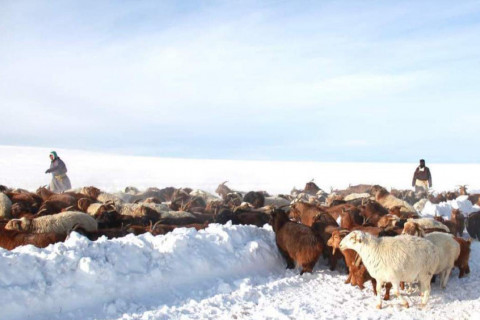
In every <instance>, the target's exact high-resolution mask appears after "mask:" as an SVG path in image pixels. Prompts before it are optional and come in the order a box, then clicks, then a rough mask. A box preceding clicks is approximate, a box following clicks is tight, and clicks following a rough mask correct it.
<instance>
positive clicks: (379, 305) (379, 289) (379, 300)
mask: <svg viewBox="0 0 480 320" xmlns="http://www.w3.org/2000/svg"><path fill="white" fill-rule="evenodd" d="M382 286H383V282H382V281H377V309H382Z"/></svg>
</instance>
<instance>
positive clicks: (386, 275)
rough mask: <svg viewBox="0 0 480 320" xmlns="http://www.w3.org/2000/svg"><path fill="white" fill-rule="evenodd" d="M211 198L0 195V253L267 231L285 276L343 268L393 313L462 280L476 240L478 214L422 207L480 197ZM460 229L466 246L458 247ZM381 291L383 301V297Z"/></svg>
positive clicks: (148, 193)
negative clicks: (183, 232) (454, 278)
mask: <svg viewBox="0 0 480 320" xmlns="http://www.w3.org/2000/svg"><path fill="white" fill-rule="evenodd" d="M216 193H217V194H218V195H219V196H216V195H213V194H211V193H208V192H205V191H202V190H192V189H190V188H180V189H177V188H173V187H168V188H163V189H159V188H148V189H147V190H145V191H142V192H141V191H139V190H138V189H136V188H134V187H127V188H126V189H125V190H124V192H117V193H108V192H103V191H101V190H99V189H98V188H96V187H93V186H90V187H83V188H80V189H76V190H70V191H67V192H63V193H53V192H51V191H49V190H48V189H47V188H44V187H41V188H39V189H38V190H37V191H36V192H35V193H33V192H30V191H27V190H23V189H10V188H8V187H6V186H2V185H0V247H2V248H4V249H7V250H12V249H14V248H16V247H18V246H21V245H27V244H31V245H34V246H37V247H46V246H48V245H49V244H52V243H56V242H61V241H64V240H65V239H66V238H67V237H68V234H69V233H70V232H72V231H76V232H79V233H81V234H83V235H85V236H86V237H87V238H89V239H90V240H92V241H94V240H96V239H98V238H99V237H102V236H106V237H107V238H109V239H111V238H116V237H123V236H126V235H128V234H130V233H133V234H135V235H138V234H142V233H146V232H150V233H152V234H153V235H160V234H166V233H168V232H171V231H173V230H174V229H175V228H179V227H189V228H192V227H193V228H195V229H197V230H199V229H203V228H206V227H207V226H208V224H209V223H221V224H225V223H227V222H228V221H231V223H232V224H245V225H256V226H258V227H262V226H264V225H265V224H267V223H269V224H271V225H272V228H273V231H274V232H275V239H276V243H277V247H278V249H279V251H280V253H281V255H282V256H283V257H284V259H285V261H286V264H287V268H295V266H296V265H297V266H298V267H299V268H300V270H301V274H303V273H304V272H312V270H313V268H314V266H315V264H316V263H317V261H318V260H319V258H320V257H321V256H322V257H323V258H324V259H326V261H327V263H328V265H329V267H330V269H331V270H335V269H336V268H337V262H338V261H343V262H344V264H345V266H346V269H347V271H348V278H347V280H346V281H345V283H350V284H351V285H353V286H358V287H359V288H360V289H363V288H364V284H365V282H368V281H371V282H372V286H373V291H374V294H375V295H376V296H377V307H378V308H381V307H382V299H384V300H388V299H389V297H390V290H391V289H393V291H394V293H395V294H396V295H397V296H398V297H399V299H400V300H401V302H402V304H403V305H405V306H407V307H408V302H407V301H406V300H405V299H404V298H403V297H402V296H401V294H400V288H402V289H405V286H407V287H409V288H410V290H411V288H412V287H413V284H414V283H419V287H420V292H421V295H422V304H426V303H427V301H428V298H429V294H430V283H431V281H432V277H435V275H438V276H439V278H440V279H439V282H440V285H441V287H442V288H445V286H446V285H447V282H448V278H449V276H450V272H451V270H452V269H453V268H454V267H457V268H459V270H460V271H459V277H463V276H465V275H466V274H468V273H469V272H470V269H469V265H468V261H469V257H470V244H471V242H472V239H480V211H479V212H474V213H470V214H469V215H466V214H464V213H462V212H460V210H458V209H453V210H452V213H451V216H450V218H449V219H447V218H444V217H440V216H438V217H432V218H424V217H423V218H422V217H420V216H419V215H418V213H419V212H421V210H422V208H423V206H425V203H426V202H427V201H430V202H432V203H440V202H442V201H447V200H453V199H456V198H457V197H458V196H460V195H465V196H468V199H469V200H470V201H471V202H472V203H473V204H474V205H480V194H471V195H469V194H468V193H467V190H466V187H460V189H459V191H456V192H448V193H440V194H437V195H436V196H433V195H428V194H420V193H414V192H413V191H411V190H391V191H390V192H389V191H387V190H386V189H385V188H383V187H381V186H378V185H374V186H372V185H357V186H350V187H349V188H347V189H345V190H332V191H331V192H330V193H327V192H325V191H323V190H321V189H320V188H319V187H318V186H317V185H316V184H315V183H314V182H313V181H311V182H308V183H307V184H306V185H305V188H304V189H303V190H297V189H293V190H292V191H291V193H290V194H283V195H275V196H271V195H269V194H268V193H267V192H265V191H250V192H247V193H245V192H238V191H235V190H232V189H230V188H229V187H228V186H227V185H226V182H224V183H221V184H220V185H219V186H218V188H217V189H216ZM465 228H466V229H467V232H468V234H469V235H470V237H471V238H470V239H468V240H466V239H464V238H463V237H462V236H463V233H464V230H465ZM383 287H385V288H386V290H385V295H382V288H383Z"/></svg>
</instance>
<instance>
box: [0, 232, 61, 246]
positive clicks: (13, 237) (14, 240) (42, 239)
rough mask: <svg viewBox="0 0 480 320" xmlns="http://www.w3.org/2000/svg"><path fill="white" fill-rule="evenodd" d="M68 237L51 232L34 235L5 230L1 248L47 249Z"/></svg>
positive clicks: (0, 236) (0, 243)
mask: <svg viewBox="0 0 480 320" xmlns="http://www.w3.org/2000/svg"><path fill="white" fill-rule="evenodd" d="M66 237H67V234H66V233H64V234H59V233H54V232H49V233H36V234H32V233H26V232H19V231H17V230H8V229H3V230H0V247H1V248H4V249H6V250H13V249H15V248H16V247H19V246H25V245H27V244H31V245H34V246H35V247H38V248H45V247H47V246H48V245H50V244H52V243H56V242H62V241H65V238H66Z"/></svg>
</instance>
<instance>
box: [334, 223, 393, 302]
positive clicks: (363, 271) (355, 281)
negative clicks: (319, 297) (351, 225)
mask: <svg viewBox="0 0 480 320" xmlns="http://www.w3.org/2000/svg"><path fill="white" fill-rule="evenodd" d="M349 232H350V231H349V230H345V229H337V230H334V231H333V232H332V235H331V237H330V239H328V241H327V246H329V247H332V248H333V254H335V253H336V249H340V242H341V241H342V239H343V238H344V237H345V236H346V235H347V234H348V233H349ZM339 251H340V252H341V253H342V255H343V256H344V258H345V265H346V266H347V268H348V271H349V272H348V277H347V280H345V284H347V283H350V284H351V285H352V286H358V287H359V288H360V290H363V289H364V288H365V286H364V285H363V284H364V283H365V282H367V281H370V280H371V281H372V287H373V294H374V295H377V288H376V285H377V281H376V280H375V279H374V278H372V276H371V275H370V274H369V273H368V271H367V268H366V267H365V265H364V264H363V263H362V260H361V258H360V257H359V255H358V253H357V252H356V251H354V250H352V249H346V250H339ZM391 287H392V284H391V283H387V284H386V285H385V288H386V292H385V296H384V298H383V300H389V299H390V289H391Z"/></svg>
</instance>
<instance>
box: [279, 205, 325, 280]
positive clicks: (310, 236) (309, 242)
mask: <svg viewBox="0 0 480 320" xmlns="http://www.w3.org/2000/svg"><path fill="white" fill-rule="evenodd" d="M272 227H273V231H274V232H275V241H276V243H277V247H278V250H279V251H280V253H281V255H282V256H283V257H284V258H285V260H286V262H287V268H288V269H293V268H294V267H295V262H296V263H297V264H298V265H300V266H301V268H302V270H301V271H300V275H302V274H303V273H305V272H310V273H311V272H312V271H313V267H314V266H315V263H316V262H317V260H318V258H319V257H320V255H321V254H322V251H323V243H322V241H321V240H320V239H319V238H318V237H317V236H316V235H315V232H314V231H313V230H312V228H310V227H308V226H305V225H303V224H299V223H296V222H292V221H290V220H289V219H288V216H287V214H286V213H285V212H284V211H283V210H281V209H276V210H274V211H273V212H272Z"/></svg>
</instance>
